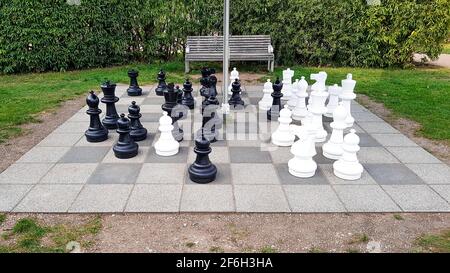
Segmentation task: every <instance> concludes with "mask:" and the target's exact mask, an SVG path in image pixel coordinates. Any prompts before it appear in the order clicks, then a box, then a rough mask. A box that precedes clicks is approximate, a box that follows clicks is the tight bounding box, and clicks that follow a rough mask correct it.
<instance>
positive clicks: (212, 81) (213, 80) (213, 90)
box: [209, 75, 217, 97]
mask: <svg viewBox="0 0 450 273" xmlns="http://www.w3.org/2000/svg"><path fill="white" fill-rule="evenodd" d="M209 96H215V97H216V96H217V77H216V75H211V76H209Z"/></svg>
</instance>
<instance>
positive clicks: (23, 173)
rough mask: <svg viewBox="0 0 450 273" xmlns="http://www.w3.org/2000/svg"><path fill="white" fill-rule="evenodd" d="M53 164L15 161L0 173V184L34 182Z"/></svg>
mask: <svg viewBox="0 0 450 273" xmlns="http://www.w3.org/2000/svg"><path fill="white" fill-rule="evenodd" d="M52 166H53V164H45V163H42V164H39V163H32V164H31V163H30V164H22V163H15V164H12V165H11V166H9V167H8V169H6V170H5V171H3V172H2V173H1V174H0V184H36V183H38V182H39V180H40V179H41V178H42V177H43V176H44V175H45V174H46V173H47V172H48V170H50V168H51V167H52Z"/></svg>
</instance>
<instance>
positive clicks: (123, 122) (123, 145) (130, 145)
mask: <svg viewBox="0 0 450 273" xmlns="http://www.w3.org/2000/svg"><path fill="white" fill-rule="evenodd" d="M117 127H118V128H117V133H119V140H118V141H117V143H116V145H114V147H113V151H114V154H115V155H116V157H117V158H121V159H125V158H132V157H135V156H136V155H137V154H138V149H139V145H138V144H137V143H136V142H134V140H133V139H132V138H131V136H130V131H131V128H130V121H129V120H128V119H127V118H126V117H125V114H121V115H120V119H119V120H118V121H117Z"/></svg>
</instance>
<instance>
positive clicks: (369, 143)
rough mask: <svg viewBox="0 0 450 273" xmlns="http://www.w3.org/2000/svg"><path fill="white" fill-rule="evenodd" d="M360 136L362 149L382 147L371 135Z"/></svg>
mask: <svg viewBox="0 0 450 273" xmlns="http://www.w3.org/2000/svg"><path fill="white" fill-rule="evenodd" d="M358 136H359V139H360V141H359V146H360V147H378V146H381V144H380V143H378V141H376V140H375V139H374V138H373V137H372V136H371V135H369V134H358Z"/></svg>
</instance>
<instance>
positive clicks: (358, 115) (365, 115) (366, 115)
mask: <svg viewBox="0 0 450 273" xmlns="http://www.w3.org/2000/svg"><path fill="white" fill-rule="evenodd" d="M352 116H353V118H354V119H355V120H356V121H362V122H364V121H377V122H384V121H383V120H382V119H381V118H379V117H378V116H377V115H375V114H372V113H371V112H369V111H356V112H352Z"/></svg>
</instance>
